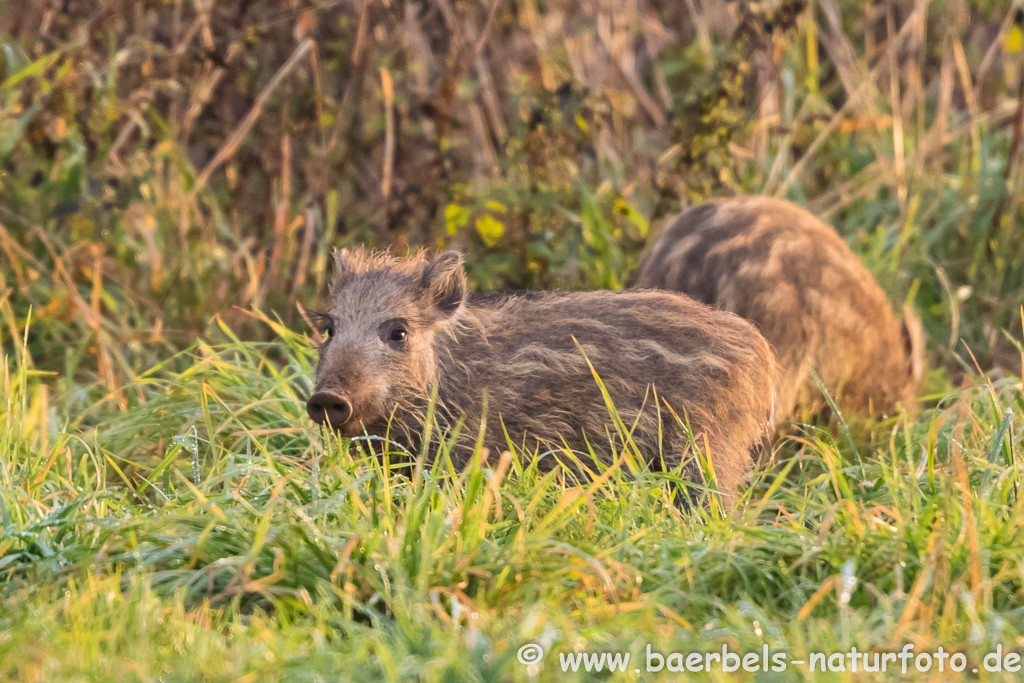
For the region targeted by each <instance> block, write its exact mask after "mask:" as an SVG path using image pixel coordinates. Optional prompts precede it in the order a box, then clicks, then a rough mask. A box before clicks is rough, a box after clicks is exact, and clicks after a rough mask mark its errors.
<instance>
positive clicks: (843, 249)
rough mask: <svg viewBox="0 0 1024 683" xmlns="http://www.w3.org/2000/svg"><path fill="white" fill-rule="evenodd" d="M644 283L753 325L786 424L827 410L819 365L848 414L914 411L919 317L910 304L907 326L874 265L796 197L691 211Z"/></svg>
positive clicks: (649, 262) (650, 258) (672, 229)
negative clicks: (771, 360) (765, 345)
mask: <svg viewBox="0 0 1024 683" xmlns="http://www.w3.org/2000/svg"><path fill="white" fill-rule="evenodd" d="M636 286H637V287H657V288H660V289H667V290H673V291H679V292H685V293H686V294H689V295H690V296H692V297H694V298H696V299H697V300H699V301H703V302H705V303H708V304H711V305H713V306H716V307H718V308H720V309H722V310H726V311H731V312H733V313H736V314H738V315H741V316H743V317H744V318H746V319H748V320H750V321H752V322H753V323H754V324H755V325H756V326H757V327H758V329H759V330H760V331H761V333H762V334H763V335H764V336H765V337H766V338H767V339H768V341H769V342H770V343H771V344H772V347H773V348H774V351H775V356H776V359H777V371H778V376H777V378H776V382H775V386H776V393H777V397H778V400H777V404H776V407H777V410H776V414H775V418H776V422H781V421H783V420H785V419H787V418H789V417H790V416H792V414H793V411H794V410H795V409H796V408H798V407H803V408H805V409H806V410H807V412H809V413H814V412H817V411H818V410H820V409H821V408H822V407H823V405H824V397H823V396H822V394H821V391H820V390H819V388H818V386H817V384H816V383H815V382H814V379H813V377H812V375H811V373H810V371H809V367H811V366H813V368H814V369H815V371H816V372H817V373H818V376H819V377H820V379H821V380H822V383H823V385H824V386H825V388H826V389H828V391H829V393H830V394H831V395H832V396H833V397H834V398H835V399H836V401H837V404H838V405H839V407H840V409H842V410H844V411H845V412H849V413H854V414H861V415H866V414H869V413H875V414H879V413H881V414H888V413H891V412H892V411H894V410H895V409H896V407H897V405H898V404H902V406H903V407H904V408H906V409H913V408H914V407H915V406H916V393H917V387H918V384H919V382H920V379H921V374H922V364H923V348H922V347H923V344H922V340H921V333H920V323H919V322H918V321H917V319H916V317H915V316H914V315H913V312H912V311H909V310H908V311H906V312H905V314H904V323H905V325H904V328H903V330H902V332H901V326H900V321H899V320H898V319H897V317H896V316H895V315H894V314H893V310H892V307H891V305H890V303H889V301H888V299H887V298H886V295H885V293H884V292H883V291H882V289H881V287H879V286H878V283H877V282H875V280H874V278H873V277H872V276H871V273H870V272H869V271H868V269H867V268H865V267H864V265H863V264H862V263H861V262H860V260H859V259H858V258H857V257H856V255H854V253H853V252H852V251H851V250H850V249H849V247H848V246H847V245H846V243H845V242H844V241H843V239H842V238H841V237H840V236H839V235H838V233H836V231H835V230H833V229H832V228H831V227H830V226H828V225H826V224H825V223H823V222H822V221H820V220H818V219H817V218H816V217H815V216H813V215H812V214H811V213H810V212H808V211H806V210H805V209H802V208H800V207H799V206H797V205H795V204H792V203H790V202H786V201H782V200H777V199H770V198H765V197H741V198H736V199H727V200H721V201H714V202H709V203H707V204H703V205H701V206H697V207H695V208H692V209H690V210H688V211H686V212H684V213H683V214H681V215H680V216H677V217H676V218H674V219H672V220H670V221H668V222H667V223H666V226H665V228H664V230H663V231H662V232H661V234H660V236H659V237H658V239H657V240H656V241H655V242H654V243H653V244H652V245H651V246H650V247H649V248H648V249H647V250H646V251H645V252H644V254H643V256H642V258H641V263H640V268H639V271H638V275H637V278H636Z"/></svg>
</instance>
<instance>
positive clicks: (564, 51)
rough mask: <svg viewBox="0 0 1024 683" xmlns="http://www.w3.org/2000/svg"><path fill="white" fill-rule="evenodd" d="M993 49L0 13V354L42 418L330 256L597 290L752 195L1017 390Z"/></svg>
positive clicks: (298, 287)
mask: <svg viewBox="0 0 1024 683" xmlns="http://www.w3.org/2000/svg"><path fill="white" fill-rule="evenodd" d="M1022 24H1024V12H1022V10H1021V5H1020V3H1019V2H1017V3H1011V2H1007V1H1003V0H984V1H981V2H966V1H965V0H934V1H932V2H926V1H925V0H887V1H880V2H876V1H873V0H780V1H768V2H748V1H738V2H717V1H715V0H685V1H679V0H672V1H662V0H587V1H583V2H580V1H577V0H545V1H541V0H481V1H480V2H470V1H463V0H430V1H429V2H428V1H423V2H414V1H411V0H410V1H402V0H365V1H360V0H345V1H342V0H317V1H313V0H225V1H221V2H214V1H213V0H134V1H128V0H103V1H101V2H93V1H89V2H85V1H78V0H52V1H51V0H0V47H2V49H0V247H2V250H0V251H2V254H3V255H2V256H0V315H2V318H3V324H2V325H0V328H5V329H4V330H3V333H2V339H3V349H4V351H5V353H7V354H9V355H13V354H15V353H16V351H15V349H16V347H17V346H18V345H19V344H20V340H21V339H22V337H24V336H25V335H26V329H28V330H29V332H28V333H27V351H28V354H29V355H30V356H31V359H30V361H31V363H32V364H33V365H34V366H35V367H37V368H39V369H41V370H45V371H51V372H54V373H56V374H55V376H54V377H55V379H56V382H57V383H58V384H59V385H60V386H63V388H64V389H65V390H66V391H64V392H62V393H63V394H65V395H66V396H69V397H72V398H73V396H74V392H73V387H74V386H76V385H79V384H80V383H82V382H84V381H91V380H94V379H98V380H99V381H100V382H101V384H102V385H103V386H104V387H105V390H106V391H109V392H111V394H110V395H111V396H114V397H119V400H121V401H122V402H123V401H124V400H125V399H124V398H123V396H121V394H122V393H123V391H124V389H123V387H124V386H125V384H126V383H127V382H128V381H129V379H130V378H132V377H134V376H136V375H137V374H138V373H140V372H141V371H144V370H145V369H147V368H149V367H150V366H151V365H152V364H153V363H154V362H156V361H158V360H160V359H161V358H165V357H167V356H168V355H169V354H170V353H171V352H172V351H174V350H177V349H180V348H183V347H185V346H186V345H188V344H190V343H192V342H193V341H194V339H195V338H196V337H197V336H198V335H202V333H203V332H204V330H206V329H207V327H208V325H210V323H211V321H212V320H213V319H214V318H215V317H217V316H219V317H220V318H221V319H223V320H224V321H225V322H226V323H227V324H228V325H229V326H230V327H231V328H232V329H234V330H236V331H237V333H238V334H239V335H240V336H242V337H243V338H244V337H246V336H249V337H250V338H256V337H259V336H265V335H266V334H268V332H267V330H268V328H267V326H265V325H262V324H256V323H254V322H253V320H254V319H253V318H252V317H251V316H248V315H247V314H246V311H247V310H249V309H253V308H257V309H261V310H265V311H268V312H271V313H274V314H276V315H278V316H280V318H281V319H282V320H283V321H284V322H285V323H286V324H288V325H291V326H292V327H294V328H296V329H301V328H300V326H301V325H302V321H301V316H300V314H299V312H298V307H299V306H302V305H304V306H306V307H307V308H309V307H315V306H316V305H317V303H318V302H322V299H323V297H324V295H325V292H326V287H327V284H328V280H329V275H330V260H331V251H332V249H333V248H335V247H339V246H345V245H349V244H354V243H364V244H373V245H379V246H388V245H390V246H392V247H393V248H395V249H397V250H399V251H402V250H404V249H407V248H409V247H414V246H427V247H442V246H444V247H451V248H458V249H461V250H463V251H464V252H466V254H467V268H468V270H469V274H470V277H471V280H472V281H473V283H474V286H476V287H478V288H481V289H487V288H495V287H503V288H523V287H531V288H556V287H557V288H599V287H601V288H619V287H622V286H624V285H625V284H626V283H627V282H628V277H629V273H630V271H631V270H632V269H633V268H634V266H635V264H636V261H637V257H638V255H639V252H640V250H641V249H642V247H643V245H644V243H645V240H646V239H647V236H648V234H649V232H651V231H652V230H654V229H655V228H656V226H657V225H658V223H659V221H661V220H662V219H663V218H665V217H666V216H668V215H670V214H672V213H673V212H676V211H678V210H679V209H680V208H681V207H683V206H687V205H691V204H695V203H699V202H701V201H703V200H705V199H708V198H711V197H715V196H729V195H733V194H740V193H766V194H773V195H778V196H784V197H788V198H790V199H793V200H795V201H798V202H800V203H803V204H805V205H807V206H809V207H810V208H811V210H813V211H814V212H815V213H817V214H818V215H820V216H822V217H823V218H824V219H825V220H827V221H829V222H831V223H832V224H834V225H835V226H836V227H837V229H838V230H839V231H840V232H841V233H842V234H843V235H844V237H846V238H847V240H848V241H849V242H850V243H851V245H852V246H853V247H854V249H855V250H857V251H858V253H860V254H862V255H863V257H864V260H865V262H866V263H867V264H868V265H869V267H871V268H872V270H873V271H874V272H875V274H876V275H877V276H878V278H879V280H880V281H881V282H882V283H883V286H884V287H886V289H887V290H888V291H889V292H890V294H891V296H892V297H893V299H894V301H895V302H897V303H898V302H900V301H903V300H906V301H909V302H911V303H912V304H913V305H914V306H915V307H916V308H917V309H918V310H919V311H920V312H921V314H922V317H923V318H924V320H925V324H926V327H927V331H928V335H929V341H930V347H931V350H932V354H933V357H932V360H933V363H934V364H935V365H936V366H939V367H946V368H948V369H950V370H952V372H953V375H954V378H955V373H956V372H957V368H958V367H959V366H958V365H957V362H956V356H957V354H962V353H963V352H964V348H963V347H962V346H958V343H959V340H960V339H963V340H964V342H966V344H967V345H968V346H969V347H970V349H971V351H973V353H974V354H975V355H976V356H977V359H978V362H979V363H980V364H981V366H982V367H983V368H984V369H985V370H991V369H997V370H998V369H1006V370H1011V371H1015V372H1019V366H1020V356H1019V353H1018V351H1017V350H1016V349H1015V347H1014V343H1013V342H1012V341H1011V338H1010V336H1009V335H1007V334H1006V332H1005V330H1020V325H1021V321H1020V305H1021V302H1022V300H1024V172H1022V169H1024V163H1022V158H1024V151H1022V150H1021V147H1022V144H1021V107H1022V103H1024V85H1022V82H1024V77H1022V72H1024V69H1022V68H1021V67H1022V65H1021V62H1022V55H1024V52H1022V45H1021V43H1022V38H1021V35H1022V34H1021V26H1022ZM30 311H31V324H30V325H27V323H28V321H29V319H30ZM16 340H17V341H16ZM23 360H28V359H23ZM40 390H44V391H45V389H43V388H41V389H40Z"/></svg>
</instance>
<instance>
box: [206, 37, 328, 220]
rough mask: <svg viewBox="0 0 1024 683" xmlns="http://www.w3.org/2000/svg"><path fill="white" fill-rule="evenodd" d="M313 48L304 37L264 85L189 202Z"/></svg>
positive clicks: (213, 160) (308, 39)
mask: <svg viewBox="0 0 1024 683" xmlns="http://www.w3.org/2000/svg"><path fill="white" fill-rule="evenodd" d="M312 48H313V39H311V38H306V39H304V40H303V41H302V42H301V43H299V45H298V47H296V48H295V51H294V52H292V54H291V56H290V57H289V58H288V61H286V62H285V63H284V64H283V65H282V66H281V68H280V69H278V70H277V73H275V74H274V76H273V78H271V79H270V81H269V82H268V83H267V84H266V85H265V86H263V90H261V91H260V94H259V96H258V97H257V98H256V103H255V104H253V106H252V109H250V110H249V113H248V114H246V115H245V118H244V119H242V121H241V123H240V124H239V125H238V126H237V127H236V128H235V130H234V131H232V133H231V135H230V136H229V137H228V139H227V141H225V143H224V144H223V145H222V146H221V148H220V149H218V150H217V153H216V154H214V156H213V158H212V159H210V161H209V162H207V164H206V166H204V167H203V170H202V172H201V173H200V174H199V176H198V177H197V178H196V182H195V184H194V185H193V187H192V191H191V192H189V196H188V199H189V203H191V202H193V201H194V200H195V197H196V195H198V194H199V193H200V192H201V191H202V190H203V189H204V188H205V187H206V184H207V183H208V182H209V180H210V176H211V175H212V174H213V172H214V171H216V170H217V169H218V168H220V166H221V165H222V164H223V163H224V162H226V161H227V160H228V159H230V158H231V157H232V156H234V154H235V152H236V151H238V147H239V146H240V145H241V144H242V141H243V140H245V137H246V136H247V135H248V134H249V131H250V130H251V129H252V127H253V125H254V124H255V123H256V121H257V120H259V118H260V115H261V114H262V113H263V108H264V107H265V106H266V104H267V100H268V99H269V98H270V96H271V95H272V94H273V92H274V91H275V90H276V89H277V86H279V85H280V84H281V82H282V81H283V80H284V79H285V78H286V77H287V76H288V75H289V74H290V73H291V72H292V71H293V70H294V69H295V67H296V66H298V64H299V62H300V61H301V60H302V58H303V57H305V56H306V53H308V52H309V51H310V50H311V49H312Z"/></svg>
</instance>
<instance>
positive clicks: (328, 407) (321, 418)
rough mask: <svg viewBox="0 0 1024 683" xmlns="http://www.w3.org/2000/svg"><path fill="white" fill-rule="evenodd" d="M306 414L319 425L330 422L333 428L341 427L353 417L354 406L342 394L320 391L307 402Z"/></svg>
mask: <svg viewBox="0 0 1024 683" xmlns="http://www.w3.org/2000/svg"><path fill="white" fill-rule="evenodd" d="M306 412H307V413H309V416H310V417H311V418H313V421H314V422H316V423H317V424H321V425H322V424H324V423H325V422H330V423H331V426H332V427H340V426H341V425H343V424H345V423H346V422H348V419H349V418H350V417H352V404H351V403H350V402H349V400H348V399H347V398H345V397H344V396H342V395H341V394H336V393H335V392H333V391H318V392H316V393H315V394H313V395H312V396H310V397H309V400H308V401H306Z"/></svg>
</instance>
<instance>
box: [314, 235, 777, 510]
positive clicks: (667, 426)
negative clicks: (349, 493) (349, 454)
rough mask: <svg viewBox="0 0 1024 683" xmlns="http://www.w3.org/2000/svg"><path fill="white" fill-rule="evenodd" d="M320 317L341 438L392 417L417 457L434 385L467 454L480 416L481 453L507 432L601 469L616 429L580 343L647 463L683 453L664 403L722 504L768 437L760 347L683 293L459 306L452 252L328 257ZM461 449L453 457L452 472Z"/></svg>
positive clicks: (742, 328) (373, 430)
mask: <svg viewBox="0 0 1024 683" xmlns="http://www.w3.org/2000/svg"><path fill="white" fill-rule="evenodd" d="M327 319H328V320H329V321H330V324H331V325H332V327H333V331H334V333H333V336H332V337H331V338H330V339H329V340H328V341H327V342H326V343H325V345H324V346H323V347H322V348H321V350H320V361H319V364H318V367H317V374H316V390H317V391H320V390H328V391H333V392H338V393H339V394H341V395H344V396H345V397H346V398H347V399H348V400H350V401H351V403H352V405H353V409H354V410H353V415H354V417H353V418H352V419H350V420H349V421H348V422H347V423H345V424H344V425H342V426H341V428H340V430H339V431H341V433H342V434H343V435H346V436H356V435H359V434H364V433H366V434H371V435H382V436H383V435H385V433H387V430H388V429H389V417H392V419H391V421H390V432H389V434H390V437H391V438H393V439H397V440H400V441H403V442H405V443H406V444H408V445H410V446H412V447H413V448H418V447H419V445H420V444H419V443H418V441H419V439H420V434H421V431H422V428H423V421H424V417H425V410H426V407H427V402H428V398H429V397H430V396H431V393H432V391H434V390H435V388H436V391H437V402H436V412H437V415H438V418H439V421H440V423H441V424H442V425H445V426H448V427H450V426H452V425H454V424H455V423H456V422H457V421H458V420H459V419H460V418H465V426H464V427H463V430H462V432H461V433H462V434H463V436H464V441H465V444H464V445H469V444H472V442H473V441H474V440H475V439H476V438H477V435H478V433H479V429H480V427H481V421H482V420H483V419H484V415H485V414H486V425H484V426H485V428H486V429H485V435H486V436H485V445H487V446H489V447H490V448H492V449H497V450H505V449H506V447H507V446H506V444H507V441H506V437H505V432H507V434H508V438H510V439H511V440H512V441H513V442H514V443H515V444H517V445H519V446H521V447H523V448H524V449H525V450H526V451H527V452H533V451H538V452H545V451H548V450H555V449H559V448H561V447H562V446H563V444H564V445H567V446H568V447H569V448H570V449H572V450H574V451H576V452H578V453H588V452H589V448H588V444H589V446H590V447H592V448H593V449H594V451H595V453H596V454H597V455H598V457H599V458H600V459H601V460H603V461H605V462H610V461H611V460H612V459H613V458H614V450H615V447H614V446H613V445H612V441H614V439H615V436H614V435H615V430H614V427H613V425H612V421H611V419H610V418H609V412H608V409H607V408H606V406H605V403H604V399H603V397H602V395H601V392H600V389H599V387H598V385H597V383H596V381H595V380H594V378H593V375H592V373H591V370H590V368H589V366H588V365H587V361H586V359H585V358H584V356H583V354H582V353H581V352H580V348H582V349H583V351H584V352H585V353H586V356H587V358H589V360H590V362H591V363H593V365H594V367H595V369H596V370H597V372H598V374H599V375H600V376H601V378H602V380H603V382H604V383H605V385H606V387H607V389H608V391H609V393H610V395H611V398H612V400H613V402H614V403H615V407H616V409H617V410H618V412H619V414H620V416H621V418H622V419H623V421H624V422H625V423H626V424H627V425H632V424H634V423H635V424H636V427H635V429H634V431H633V434H632V436H633V440H634V442H635V443H636V445H637V446H638V448H639V451H640V452H641V453H642V454H643V455H644V456H645V457H647V458H648V459H649V460H650V461H651V463H652V465H653V466H655V467H656V468H657V467H660V464H661V462H662V458H663V459H664V462H665V464H666V466H668V467H672V466H674V465H677V464H678V463H679V462H680V461H681V458H682V457H683V454H684V452H685V450H686V447H687V443H688V440H687V439H686V438H685V436H684V434H683V432H682V430H680V429H679V428H678V426H677V424H676V422H675V420H674V418H672V417H671V413H670V412H669V411H668V410H667V409H666V405H668V406H671V408H672V409H673V410H674V411H675V412H676V413H677V414H678V415H679V416H680V417H682V418H684V419H688V420H689V421H690V425H691V429H692V431H693V433H694V434H695V435H697V439H698V443H700V444H703V443H704V438H705V437H706V438H707V443H708V445H709V446H710V453H711V461H712V463H713V466H714V468H715V472H716V476H717V479H718V484H719V487H720V490H722V491H723V493H726V494H727V495H729V494H731V492H733V491H734V490H735V489H736V487H737V486H738V485H739V484H740V483H741V482H742V480H743V478H744V476H745V475H746V474H747V472H748V470H749V468H750V466H751V451H752V449H753V448H755V446H757V445H758V444H759V443H760V442H761V440H762V439H763V438H765V437H766V436H767V435H768V434H769V433H770V430H771V426H770V415H771V405H772V400H773V389H772V384H771V381H772V373H773V370H774V359H773V358H772V354H771V351H770V349H769V346H768V344H767V342H766V341H765V340H764V339H763V338H762V337H761V335H759V334H758V333H757V331H756V330H755V329H754V328H753V326H752V325H750V324H749V323H747V322H746V321H744V320H742V319H741V318H739V317H738V316H735V315H732V314H730V313H725V312H720V311H715V310H713V309H712V308H710V307H707V306H704V305H703V304H699V303H697V302H695V301H693V300H692V299H690V298H689V297H686V296H683V295H680V294H676V293H672V292H661V291H627V292H607V291H598V292H577V293H560V292H530V293H528V294H524V295H515V294H511V295H504V296H500V297H493V296H490V297H486V296H485V297H480V298H469V297H467V294H466V281H465V276H464V274H463V269H462V261H461V255H459V254H458V253H456V252H445V253H442V254H439V255H438V256H436V257H434V258H433V259H432V260H429V261H428V260H427V259H426V258H425V257H424V256H423V255H416V256H413V257H410V258H393V257H390V256H387V255H382V254H379V253H369V252H365V251H361V250H358V251H354V252H342V253H339V254H338V257H337V269H336V274H335V282H334V285H333V287H332V291H331V302H330V311H329V313H328V314H327ZM396 319H399V320H401V321H404V322H403V324H405V325H406V326H407V329H408V336H407V338H406V344H405V345H404V347H402V348H399V349H396V348H391V347H389V346H388V345H387V344H385V343H382V341H381V338H380V335H379V331H380V330H381V329H382V327H385V328H386V327H387V326H388V325H389V324H391V323H389V322H388V321H393V320H396ZM577 342H578V343H579V347H577ZM655 392H656V394H657V399H658V400H656V399H655ZM485 396H486V399H485ZM485 400H486V410H485V407H484V404H485ZM659 404H660V405H659ZM659 412H660V414H661V419H660V422H661V425H660V428H659ZM621 445H622V444H621V440H620V441H619V443H618V447H619V448H621ZM468 454H469V449H468V448H462V449H461V450H460V451H459V453H458V454H457V456H456V457H457V458H462V459H463V461H462V462H460V463H458V464H460V465H463V464H465V458H467V457H468ZM547 462H550V459H549V458H546V459H544V460H542V461H541V467H542V469H546V468H547V466H546V465H545V463H547ZM691 471H692V470H691Z"/></svg>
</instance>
